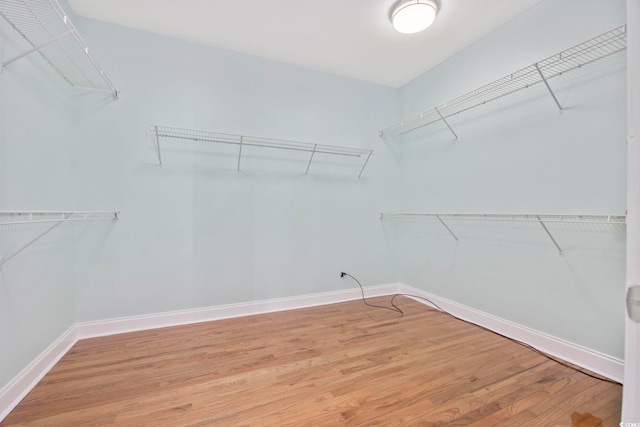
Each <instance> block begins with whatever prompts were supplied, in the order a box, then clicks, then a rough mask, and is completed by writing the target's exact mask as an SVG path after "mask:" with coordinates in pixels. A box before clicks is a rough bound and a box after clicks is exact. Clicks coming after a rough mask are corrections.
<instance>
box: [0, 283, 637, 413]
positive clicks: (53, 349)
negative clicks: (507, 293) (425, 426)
mask: <svg viewBox="0 0 640 427" xmlns="http://www.w3.org/2000/svg"><path fill="white" fill-rule="evenodd" d="M397 293H401V294H413V295H417V296H420V297H424V298H427V299H429V300H431V301H433V302H434V303H436V304H438V305H439V306H440V307H441V308H442V309H444V310H446V311H448V312H450V313H452V314H454V315H456V316H457V317H460V318H461V319H464V320H468V321H470V322H473V323H477V324H478V325H481V326H484V327H486V328H488V329H490V330H493V331H496V332H499V333H501V334H503V335H506V336H508V337H511V338H514V339H517V340H519V341H523V342H525V343H527V344H530V345H532V346H534V347H536V348H537V349H539V350H541V351H543V352H545V353H548V354H550V355H553V356H555V357H558V358H560V359H563V360H566V361H568V362H571V363H574V364H576V365H579V366H582V367H584V368H586V369H589V370H590V371H593V372H596V373H598V374H600V375H603V376H605V377H607V378H610V379H613V380H614V381H618V382H622V378H623V368H624V364H623V362H622V360H620V359H616V358H614V357H611V356H607V355H605V354H602V353H598V352H596V351H594V350H590V349H587V348H584V347H581V346H579V345H576V344H573V343H570V342H567V341H564V340H562V339H559V338H555V337H553V336H550V335H547V334H544V333H542V332H538V331H536V330H534V329H531V328H527V327H525V326H522V325H518V324H517V323H513V322H510V321H508V320H505V319H501V318H499V317H496V316H492V315H490V314H487V313H483V312H481V311H479V310H475V309H473V308H470V307H467V306H464V305H462V304H458V303H456V302H453V301H450V300H447V299H445V298H441V297H439V296H437V295H433V294H430V293H428V292H425V291H422V290H420V289H416V288H413V287H411V286H408V285H405V284H403V283H389V284H386V285H379V286H368V287H366V288H365V294H366V297H367V298H369V297H375V296H384V295H393V294H397ZM360 298H362V294H361V293H360V289H347V290H340V291H333V292H325V293H319V294H311V295H302V296H296V297H289V298H278V299H270V300H264V301H253V302H247V303H239V304H229V305H221V306H215V307H207V308H197V309H191V310H181V311H172V312H166V313H158V314H150V315H143V316H132V317H123V318H117V319H110V320H102V321H95V322H81V323H76V324H74V325H73V326H72V327H71V328H69V330H67V332H65V333H64V334H63V335H62V336H61V337H60V338H58V339H57V340H56V341H55V342H54V343H53V344H51V345H50V346H49V347H48V348H47V349H46V350H45V351H44V352H42V354H41V355H40V356H38V357H37V358H36V359H35V360H34V361H33V362H31V363H30V364H29V366H27V367H26V368H25V369H24V370H23V371H22V372H21V373H20V374H18V375H17V376H16V377H15V378H14V379H13V380H12V381H11V382H10V383H8V384H7V385H6V386H4V387H3V388H2V389H0V421H2V420H3V419H4V418H5V417H6V416H7V415H8V414H9V413H10V412H11V410H13V408H15V407H16V405H17V404H18V403H19V402H20V400H22V399H23V398H24V396H26V395H27V393H28V392H29V391H30V390H31V389H32V388H33V387H35V385H36V384H37V383H38V381H40V380H41V379H42V377H44V376H45V374H46V373H47V372H49V370H50V369H51V368H52V367H53V366H54V365H55V364H56V363H57V362H58V361H59V360H60V359H61V358H62V356H64V355H65V354H66V353H67V351H69V349H70V348H71V347H72V346H73V345H74V344H75V343H76V342H77V341H78V340H79V339H84V338H94V337H100V336H105V335H113V334H120V333H125V332H135V331H141V330H146V329H154V328H164V327H168V326H178V325H186V324H191V323H199V322H207V321H212V320H221V319H229V318H233V317H241V316H250V315H254V314H262V313H272V312H276V311H285V310H295V309H299V308H306V307H315V306H320V305H326V304H335V303H339V302H345V301H353V300H357V299H360ZM417 301H419V302H422V303H424V304H428V303H427V302H426V301H424V300H420V299H417Z"/></svg>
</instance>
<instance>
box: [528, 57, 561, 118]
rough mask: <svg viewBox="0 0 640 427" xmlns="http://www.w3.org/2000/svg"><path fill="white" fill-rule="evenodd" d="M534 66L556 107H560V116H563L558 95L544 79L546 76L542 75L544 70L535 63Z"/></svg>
mask: <svg viewBox="0 0 640 427" xmlns="http://www.w3.org/2000/svg"><path fill="white" fill-rule="evenodd" d="M534 65H535V66H536V70H537V71H538V74H540V78H541V79H542V82H543V83H544V85H545V86H546V87H547V90H548V91H549V94H550V95H551V97H552V98H553V102H555V103H556V105H557V106H558V110H560V114H562V112H563V110H562V105H560V101H558V98H556V94H555V93H553V89H551V86H549V82H548V81H547V79H546V78H545V77H544V74H542V70H541V69H540V66H539V65H538V63H535V64H534Z"/></svg>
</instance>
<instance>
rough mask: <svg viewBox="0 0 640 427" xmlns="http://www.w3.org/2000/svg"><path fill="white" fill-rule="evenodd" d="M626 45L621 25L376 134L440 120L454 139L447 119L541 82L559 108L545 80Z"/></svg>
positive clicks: (394, 132)
mask: <svg viewBox="0 0 640 427" xmlns="http://www.w3.org/2000/svg"><path fill="white" fill-rule="evenodd" d="M626 48H627V30H626V26H621V27H619V28H616V29H614V30H611V31H609V32H607V33H604V34H602V35H600V36H597V37H594V38H593V39H591V40H588V41H586V42H584V43H581V44H579V45H577V46H574V47H572V48H570V49H567V50H565V51H562V52H560V53H558V54H556V55H553V56H551V57H549V58H546V59H544V60H542V61H539V62H536V63H535V64H532V65H530V66H528V67H525V68H523V69H521V70H518V71H516V72H514V73H511V74H509V75H508V76H505V77H503V78H501V79H498V80H496V81H493V82H491V83H489V84H486V85H484V86H482V87H480V88H478V89H475V90H473V91H471V92H468V93H465V94H464V95H461V96H459V97H457V98H454V99H452V100H450V101H448V102H445V103H444V104H442V105H439V106H437V107H434V108H432V109H430V110H426V111H424V112H422V113H420V114H417V115H415V116H413V117H410V118H408V119H406V120H403V121H401V122H400V123H397V124H395V125H393V126H391V127H389V128H387V129H384V130H382V131H380V136H381V137H385V136H387V135H388V136H391V137H392V138H394V139H397V138H398V137H401V136H403V135H404V134H407V133H410V132H412V131H415V130H417V129H421V128H424V127H427V126H429V125H431V124H434V123H437V122H440V121H442V122H443V123H444V124H445V125H446V126H447V127H448V129H449V130H450V131H451V133H452V134H453V135H454V137H455V138H456V139H458V135H457V134H456V133H455V131H454V130H453V128H452V127H451V126H450V123H449V122H448V120H447V119H449V118H451V117H453V116H455V115H457V114H460V113H463V112H465V111H469V110H472V109H474V108H476V107H480V106H482V105H485V104H488V103H490V102H492V101H496V100H498V99H502V98H504V97H506V96H508V95H512V94H515V93H517V92H520V91H522V90H524V89H527V88H531V87H535V86H538V85H540V84H544V85H545V86H546V88H547V90H548V91H549V94H550V95H551V96H552V98H553V100H554V102H555V103H556V105H557V106H558V108H559V109H560V111H561V112H562V106H561V105H560V103H559V101H558V99H557V98H556V96H555V94H554V92H553V90H552V88H551V86H550V85H549V80H552V79H554V78H556V77H558V76H561V75H564V74H566V73H568V72H570V71H573V70H576V69H579V68H582V67H584V66H585V65H588V64H590V63H592V62H595V61H598V60H600V59H602V58H606V57H608V56H611V55H613V54H615V53H618V52H621V51H623V50H625V49H626Z"/></svg>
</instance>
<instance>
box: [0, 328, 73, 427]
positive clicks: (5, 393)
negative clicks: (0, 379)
mask: <svg viewBox="0 0 640 427" xmlns="http://www.w3.org/2000/svg"><path fill="white" fill-rule="evenodd" d="M77 341H78V338H77V336H76V325H72V326H71V327H70V328H69V329H68V330H67V331H66V332H65V333H63V334H62V335H61V336H60V337H59V338H58V339H57V340H55V341H54V342H53V343H52V344H51V345H50V346H49V347H47V349H46V350H45V351H43V352H42V353H41V354H40V355H39V356H38V357H36V358H35V359H34V360H33V361H32V362H31V363H30V364H29V365H28V366H27V367H26V368H24V369H23V370H22V372H20V373H19V374H18V375H16V377H15V378H14V379H13V380H11V381H10V382H9V383H8V384H7V385H5V386H4V387H2V389H0V421H2V420H3V419H4V418H5V417H6V416H7V415H9V412H11V411H12V410H13V408H15V407H16V405H18V403H20V401H21V400H22V399H24V397H25V396H26V395H27V393H29V392H30V391H31V389H32V388H34V387H35V386H36V384H38V382H39V381H40V380H41V379H42V377H44V376H45V375H46V373H47V372H49V370H51V368H53V366H54V365H55V364H56V363H58V361H59V360H60V359H62V356H64V355H65V354H67V352H68V351H69V349H70V348H71V347H73V345H74V344H75V343H76V342H77Z"/></svg>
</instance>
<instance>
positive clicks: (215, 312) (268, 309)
mask: <svg viewBox="0 0 640 427" xmlns="http://www.w3.org/2000/svg"><path fill="white" fill-rule="evenodd" d="M365 289H366V294H367V296H372V297H373V296H381V295H390V294H394V293H396V292H397V290H398V284H397V283H390V284H385V285H377V286H368V287H366V288H365ZM359 298H362V294H361V292H360V289H345V290H340V291H333V292H323V293H318V294H310V295H301V296H294V297H287V298H276V299H269V300H262V301H252V302H246V303H238V304H228V305H219V306H214V307H205V308H196V309H190V310H180V311H171V312H165V313H158V314H150V315H143V316H131V317H122V318H117V319H109V320H103V321H95V322H81V323H76V327H77V335H78V339H84V338H95V337H101V336H105V335H113V334H121V333H126V332H135V331H142V330H146V329H155V328H165V327H169V326H178V325H187V324H191V323H199V322H209V321H212V320H221V319H230V318H233V317H241V316H252V315H255V314H263V313H273V312H276V311H285V310H295V309H299V308H306V307H316V306H321V305H326V304H335V303H339V302H345V301H353V300H355V299H359Z"/></svg>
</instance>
